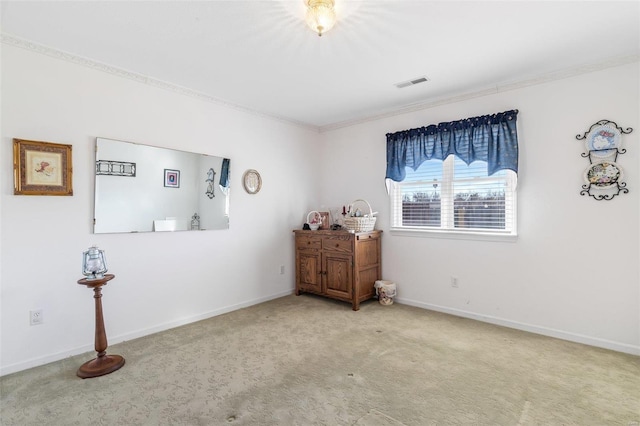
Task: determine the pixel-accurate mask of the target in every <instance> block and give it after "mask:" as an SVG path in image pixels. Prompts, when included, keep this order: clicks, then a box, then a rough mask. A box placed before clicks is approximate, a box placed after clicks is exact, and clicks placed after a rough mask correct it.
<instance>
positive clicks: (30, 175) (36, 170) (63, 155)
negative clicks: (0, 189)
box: [13, 139, 73, 195]
mask: <svg viewBox="0 0 640 426" xmlns="http://www.w3.org/2000/svg"><path fill="white" fill-rule="evenodd" d="M72 174H73V167H72V158H71V145H63V144H57V143H51V142H38V141H28V140H23V139H14V140H13V183H14V190H13V193H14V194H15V195H73V179H72Z"/></svg>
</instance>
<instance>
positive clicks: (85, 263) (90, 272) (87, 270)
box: [82, 246, 107, 280]
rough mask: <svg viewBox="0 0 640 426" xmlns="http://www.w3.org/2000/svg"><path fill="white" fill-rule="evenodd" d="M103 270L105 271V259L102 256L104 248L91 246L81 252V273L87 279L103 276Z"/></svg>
mask: <svg viewBox="0 0 640 426" xmlns="http://www.w3.org/2000/svg"><path fill="white" fill-rule="evenodd" d="M105 272H107V259H106V258H105V256H104V250H100V249H99V248H98V247H97V246H92V247H90V248H89V249H88V250H87V251H84V252H82V274H83V275H84V276H86V277H87V280H97V279H101V278H104V274H105Z"/></svg>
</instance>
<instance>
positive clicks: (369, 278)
mask: <svg viewBox="0 0 640 426" xmlns="http://www.w3.org/2000/svg"><path fill="white" fill-rule="evenodd" d="M293 232H294V233H295V239H296V295H300V293H303V292H308V293H315V294H320V295H322V296H326V297H330V298H332V299H339V300H344V301H347V302H351V306H352V307H353V310H354V311H357V310H358V309H360V302H362V301H363V300H367V299H370V298H372V297H374V296H375V294H376V292H375V288H374V286H373V285H374V284H375V282H376V280H380V279H382V264H381V261H380V251H381V246H380V242H381V236H382V231H375V230H374V231H370V232H357V233H351V232H347V231H302V230H298V231H293Z"/></svg>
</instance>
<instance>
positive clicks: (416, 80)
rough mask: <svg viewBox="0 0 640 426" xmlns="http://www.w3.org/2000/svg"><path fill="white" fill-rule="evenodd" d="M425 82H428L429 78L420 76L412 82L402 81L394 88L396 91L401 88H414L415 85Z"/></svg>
mask: <svg viewBox="0 0 640 426" xmlns="http://www.w3.org/2000/svg"><path fill="white" fill-rule="evenodd" d="M426 81H429V78H428V77H426V76H422V77H417V78H414V79H413V80H409V81H403V82H402V83H396V85H395V86H396V87H397V88H398V89H402V88H403V87H409V86H414V85H416V84H420V83H424V82H426Z"/></svg>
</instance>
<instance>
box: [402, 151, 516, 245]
mask: <svg viewBox="0 0 640 426" xmlns="http://www.w3.org/2000/svg"><path fill="white" fill-rule="evenodd" d="M405 171H406V177H405V179H404V180H403V181H401V182H391V188H390V195H391V212H392V214H391V230H392V231H419V232H420V231H422V232H429V231H431V232H435V233H440V234H443V233H444V234H478V235H487V234H489V235H491V234H493V235H513V236H515V235H516V174H515V173H514V172H513V171H511V170H500V171H498V172H495V173H494V174H493V175H491V176H488V174H487V163H486V161H474V162H473V163H471V164H470V165H467V164H466V163H465V162H464V161H462V160H460V159H459V158H458V157H456V156H454V155H449V156H448V157H447V158H446V160H444V161H442V160H428V161H425V162H423V163H422V164H421V165H420V167H418V169H417V170H415V171H414V170H413V169H412V168H410V167H406V169H405Z"/></svg>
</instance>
